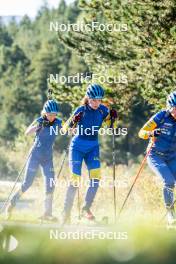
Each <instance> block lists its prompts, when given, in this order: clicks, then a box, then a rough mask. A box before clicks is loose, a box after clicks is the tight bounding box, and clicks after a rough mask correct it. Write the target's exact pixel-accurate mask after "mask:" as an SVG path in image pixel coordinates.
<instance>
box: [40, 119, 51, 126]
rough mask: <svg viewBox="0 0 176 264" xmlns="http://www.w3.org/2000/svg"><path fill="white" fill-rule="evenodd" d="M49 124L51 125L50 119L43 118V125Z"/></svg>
mask: <svg viewBox="0 0 176 264" xmlns="http://www.w3.org/2000/svg"><path fill="white" fill-rule="evenodd" d="M47 126H50V121H49V120H47V119H43V121H42V127H47Z"/></svg>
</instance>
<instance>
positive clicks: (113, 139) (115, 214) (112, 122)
mask: <svg viewBox="0 0 176 264" xmlns="http://www.w3.org/2000/svg"><path fill="white" fill-rule="evenodd" d="M114 121H115V120H114V119H112V120H111V128H113V126H114ZM115 158H116V157H115V134H114V128H113V135H112V164H113V203H114V223H116V218H117V204H116V186H115V184H116V183H115V181H116V164H115Z"/></svg>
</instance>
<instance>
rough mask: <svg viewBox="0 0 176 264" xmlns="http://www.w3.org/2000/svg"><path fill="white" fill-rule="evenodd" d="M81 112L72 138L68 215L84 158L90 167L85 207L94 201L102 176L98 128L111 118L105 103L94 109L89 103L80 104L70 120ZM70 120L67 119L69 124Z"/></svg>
mask: <svg viewBox="0 0 176 264" xmlns="http://www.w3.org/2000/svg"><path fill="white" fill-rule="evenodd" d="M80 112H82V113H83V114H82V117H81V120H80V121H79V122H78V124H77V134H76V135H75V136H74V137H73V138H72V141H71V144H70V147H69V167H70V171H71V183H70V186H69V188H68V190H67V194H66V199H65V203H64V212H65V213H66V214H68V215H69V214H70V211H71V208H72V205H73V200H74V197H75V194H76V190H77V187H76V186H77V184H79V179H80V176H81V168H82V162H83V160H84V162H85V164H86V166H87V168H88V171H89V178H90V185H89V188H88V190H87V194H86V197H85V205H84V208H85V209H89V208H90V207H91V205H92V203H93V200H94V198H95V195H96V192H97V190H98V187H99V180H100V178H101V176H100V156H99V142H98V130H99V129H100V127H101V126H102V123H103V122H104V121H105V122H107V124H108V122H109V120H110V115H109V109H108V108H107V107H105V106H104V105H100V106H99V108H98V109H96V110H94V109H92V108H91V107H90V106H89V105H85V106H80V107H78V108H77V109H76V110H75V111H74V113H73V115H72V116H71V118H70V119H69V120H71V119H72V117H73V116H75V115H77V114H78V113H80ZM69 120H68V121H67V124H68V126H69ZM75 185H76V186H75Z"/></svg>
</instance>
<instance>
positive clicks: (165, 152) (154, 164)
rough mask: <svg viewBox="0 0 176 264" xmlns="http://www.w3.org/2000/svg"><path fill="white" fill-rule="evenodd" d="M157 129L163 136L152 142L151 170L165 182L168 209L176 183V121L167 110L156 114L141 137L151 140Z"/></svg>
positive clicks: (144, 128)
mask: <svg viewBox="0 0 176 264" xmlns="http://www.w3.org/2000/svg"><path fill="white" fill-rule="evenodd" d="M156 128H160V129H161V134H160V135H159V136H158V137H157V138H156V139H155V140H154V139H153V138H152V139H151V140H150V144H149V146H150V145H151V143H152V141H153V140H154V142H153V146H152V149H151V151H150V154H149V156H148V160H147V161H148V164H149V166H150V168H151V169H152V170H153V171H154V172H155V173H156V174H157V175H159V176H160V177H161V178H162V180H163V184H164V186H163V195H164V201H165V205H166V207H170V206H171V205H172V204H173V201H174V197H173V189H174V186H175V182H176V120H175V119H174V118H173V117H172V116H171V114H170V112H169V111H167V110H162V111H160V112H158V113H157V114H155V115H154V116H153V117H152V118H151V119H150V120H149V121H148V122H147V123H146V124H145V125H144V126H143V127H142V129H141V130H140V131H139V137H140V138H143V139H148V138H149V133H150V132H151V131H153V130H154V129H156Z"/></svg>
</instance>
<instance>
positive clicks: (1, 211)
mask: <svg viewBox="0 0 176 264" xmlns="http://www.w3.org/2000/svg"><path fill="white" fill-rule="evenodd" d="M32 150H33V149H32V148H31V150H30V152H29V154H28V156H27V158H26V160H25V162H24V165H23V167H22V169H21V171H20V172H19V174H18V176H17V178H16V180H15V182H14V185H13V187H12V189H11V191H10V193H9V195H8V197H7V199H6V200H5V202H4V204H3V206H2V207H1V210H0V214H1V213H3V211H4V210H5V209H6V207H7V204H8V202H9V199H10V196H11V195H12V193H13V191H14V189H15V187H16V185H17V182H18V180H19V179H20V178H21V175H22V173H23V171H24V168H25V167H26V164H27V162H28V160H29V158H30V156H31V153H32Z"/></svg>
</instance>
